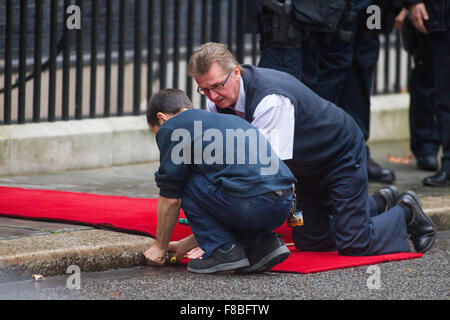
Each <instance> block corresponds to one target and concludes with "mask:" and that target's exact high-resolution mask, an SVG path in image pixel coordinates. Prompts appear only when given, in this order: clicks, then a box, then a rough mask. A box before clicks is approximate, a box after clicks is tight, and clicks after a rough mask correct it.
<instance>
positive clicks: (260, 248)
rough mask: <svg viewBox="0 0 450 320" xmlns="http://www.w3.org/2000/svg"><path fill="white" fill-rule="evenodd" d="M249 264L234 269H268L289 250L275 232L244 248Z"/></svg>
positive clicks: (240, 270) (241, 270)
mask: <svg viewBox="0 0 450 320" xmlns="http://www.w3.org/2000/svg"><path fill="white" fill-rule="evenodd" d="M245 253H246V255H247V257H248V260H249V262H250V266H248V267H245V268H242V269H239V270H236V271H237V272H239V273H243V272H263V271H269V270H270V269H272V268H273V267H274V266H276V265H277V264H279V263H281V262H283V261H284V260H286V259H287V258H288V257H289V255H290V254H291V252H290V251H289V249H288V247H286V245H285V244H284V242H283V240H281V239H280V237H279V236H278V235H277V234H276V233H272V234H270V235H269V236H267V237H265V238H264V239H263V240H262V241H261V242H260V243H258V244H256V245H253V246H251V247H248V248H246V249H245Z"/></svg>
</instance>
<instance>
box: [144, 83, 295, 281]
mask: <svg viewBox="0 0 450 320" xmlns="http://www.w3.org/2000/svg"><path fill="white" fill-rule="evenodd" d="M147 121H148V123H149V125H150V127H151V130H152V131H153V132H154V133H155V134H156V141H157V144H158V148H159V150H160V167H159V169H158V172H156V173H155V178H156V184H157V186H158V187H159V188H160V194H159V199H158V207H157V218H158V226H157V234H156V241H155V243H154V244H153V245H152V246H151V248H150V249H149V250H147V251H146V252H145V253H144V255H145V256H146V258H147V260H148V262H149V263H150V264H152V265H156V266H160V265H163V264H164V263H165V262H166V261H167V252H168V247H169V240H170V236H171V233H172V230H173V228H174V226H175V224H176V222H177V219H178V216H179V211H180V208H182V209H183V210H184V213H185V214H186V217H187V219H188V221H189V226H190V227H191V229H192V232H193V235H192V236H189V237H187V238H185V239H183V240H182V241H181V243H182V245H180V246H178V249H179V250H176V251H177V252H176V253H177V254H178V258H182V257H183V255H184V253H186V252H187V251H189V250H190V249H193V248H195V247H197V245H198V246H199V247H200V248H201V249H202V250H203V251H204V254H203V256H202V259H192V260H190V261H189V264H188V270H189V271H191V272H195V273H215V272H219V271H227V270H239V271H240V272H256V271H262V270H270V269H271V268H272V267H273V266H274V265H276V264H278V263H280V262H282V261H283V260H285V259H287V257H288V256H289V249H288V248H287V247H286V245H285V244H284V243H283V241H281V240H280V239H279V237H278V236H277V235H276V234H275V233H274V232H273V230H274V229H276V228H278V227H279V226H281V225H282V224H283V223H284V222H285V221H286V219H287V216H288V214H289V212H290V210H291V208H292V200H293V192H292V191H293V184H294V183H295V182H296V180H295V178H294V176H293V175H292V173H291V172H290V170H289V169H288V167H287V166H286V165H285V164H284V162H283V161H281V160H280V159H279V158H278V156H277V155H276V153H275V152H274V151H272V149H271V146H270V144H269V143H268V142H267V140H266V139H265V137H264V136H263V135H262V134H260V133H259V131H258V130H257V129H256V128H255V127H253V126H252V125H251V124H249V123H248V122H247V121H245V120H243V119H240V118H238V117H234V116H230V115H220V114H213V113H209V112H206V111H203V110H198V109H192V104H191V102H190V100H189V98H188V97H187V96H186V95H185V94H184V93H183V92H182V91H180V90H177V89H166V90H162V91H160V92H158V93H157V94H155V95H154V96H153V97H152V98H151V99H150V101H149V105H148V109H147ZM180 253H181V254H180Z"/></svg>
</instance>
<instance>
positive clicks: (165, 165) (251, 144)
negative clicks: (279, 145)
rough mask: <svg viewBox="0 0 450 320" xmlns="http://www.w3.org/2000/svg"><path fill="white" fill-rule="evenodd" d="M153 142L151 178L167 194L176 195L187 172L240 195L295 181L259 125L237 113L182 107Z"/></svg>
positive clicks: (266, 190) (185, 179) (162, 193)
mask: <svg viewBox="0 0 450 320" xmlns="http://www.w3.org/2000/svg"><path fill="white" fill-rule="evenodd" d="M156 142H157V144H158V148H159V150H160V167H159V169H158V171H157V172H156V173H155V180H156V184H157V186H158V187H159V188H160V193H159V194H160V195H161V196H163V197H166V198H181V197H182V194H183V189H184V185H185V184H186V182H187V181H188V179H189V176H190V174H191V173H192V172H200V173H202V174H204V175H205V176H206V178H207V179H208V180H209V181H211V182H212V183H213V184H215V185H220V186H221V187H222V188H223V190H224V191H225V192H228V193H230V194H232V195H234V196H236V197H241V198H247V197H251V196H254V195H258V194H264V193H267V192H270V191H275V190H285V189H288V188H290V187H291V185H292V184H293V183H295V182H296V180H295V178H294V176H293V174H292V173H291V171H290V170H289V169H288V167H287V166H286V164H285V163H284V162H283V161H281V160H280V159H279V158H278V156H277V155H276V153H275V152H274V151H272V148H271V146H270V144H269V143H268V142H267V140H266V139H265V137H264V136H263V135H262V134H261V133H259V131H258V129H256V128H255V127H254V126H252V125H251V124H250V123H248V122H247V121H245V120H243V119H241V118H239V117H236V116H231V115H223V114H217V113H210V112H207V111H203V110H198V109H193V110H187V111H184V112H181V113H179V114H177V115H175V116H174V117H172V118H170V119H169V120H167V121H165V122H164V123H163V124H162V126H161V128H160V129H159V131H158V133H157V135H156Z"/></svg>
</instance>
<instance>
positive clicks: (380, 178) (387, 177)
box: [367, 158, 395, 183]
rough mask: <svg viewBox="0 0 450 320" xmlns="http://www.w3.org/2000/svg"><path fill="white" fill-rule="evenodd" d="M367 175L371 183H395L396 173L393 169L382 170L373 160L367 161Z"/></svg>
mask: <svg viewBox="0 0 450 320" xmlns="http://www.w3.org/2000/svg"><path fill="white" fill-rule="evenodd" d="M367 175H368V177H369V181H374V182H382V183H393V182H394V181H395V173H394V171H392V170H391V169H386V168H382V167H381V166H380V165H379V164H378V163H376V162H375V161H373V159H372V158H369V159H368V160H367Z"/></svg>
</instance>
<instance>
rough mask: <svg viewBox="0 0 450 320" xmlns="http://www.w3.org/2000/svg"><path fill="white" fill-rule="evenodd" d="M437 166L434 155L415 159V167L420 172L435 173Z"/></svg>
mask: <svg viewBox="0 0 450 320" xmlns="http://www.w3.org/2000/svg"><path fill="white" fill-rule="evenodd" d="M438 166H439V165H438V160H437V157H436V156H435V155H429V156H418V157H417V167H419V169H421V170H425V171H436V170H437V169H438Z"/></svg>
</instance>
